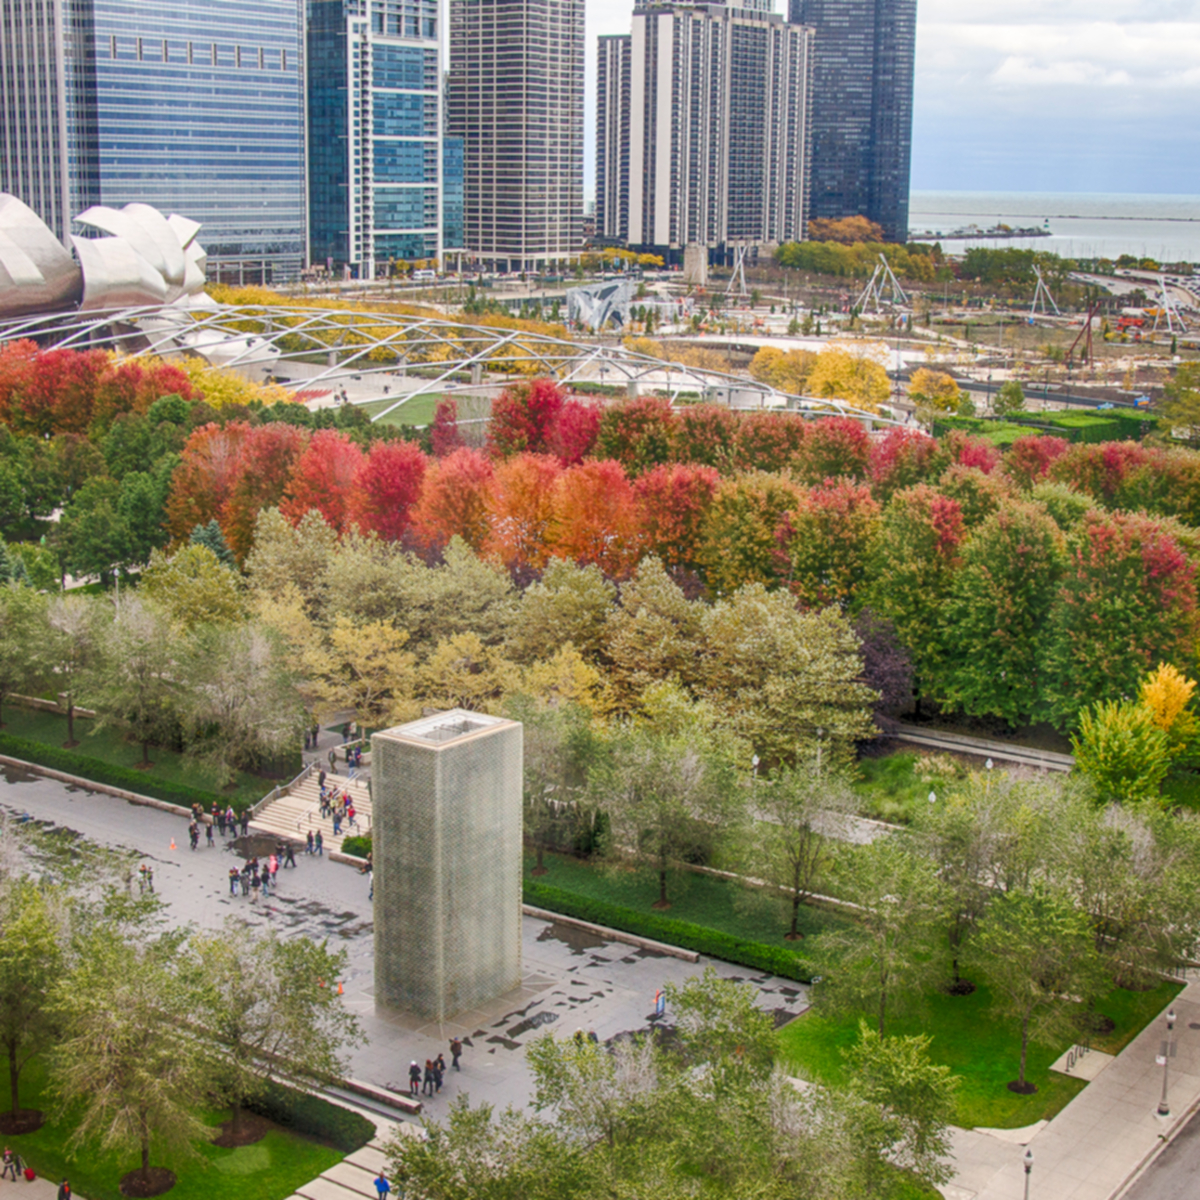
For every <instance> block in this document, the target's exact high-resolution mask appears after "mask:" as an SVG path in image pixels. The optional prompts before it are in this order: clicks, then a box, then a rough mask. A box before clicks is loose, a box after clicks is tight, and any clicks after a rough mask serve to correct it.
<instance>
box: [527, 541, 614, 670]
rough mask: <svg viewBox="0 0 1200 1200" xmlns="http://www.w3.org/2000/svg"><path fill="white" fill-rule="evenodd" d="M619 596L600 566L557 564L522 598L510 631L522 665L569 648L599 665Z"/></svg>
mask: <svg viewBox="0 0 1200 1200" xmlns="http://www.w3.org/2000/svg"><path fill="white" fill-rule="evenodd" d="M616 594H617V589H616V588H615V587H614V586H613V585H612V584H611V583H610V582H609V581H608V580H607V579H605V578H604V573H603V572H602V571H601V570H600V568H599V567H598V566H596V565H595V563H589V564H588V565H587V566H582V567H581V566H577V565H576V564H575V563H572V562H568V561H566V560H565V559H561V558H552V559H551V560H550V561H549V562H548V563H547V564H546V569H545V571H544V572H543V573H542V578H541V579H540V580H538V581H537V582H536V583H533V584H530V586H529V587H528V588H526V589H525V593H524V595H523V596H522V597H521V601H520V607H519V608H518V609H517V613H516V616H515V618H514V619H513V620H512V621H511V622H510V624H509V627H508V632H507V643H506V644H507V646H508V649H509V652H510V653H511V654H512V656H513V657H514V658H515V659H516V660H517V661H518V662H532V661H534V660H535V659H542V658H549V657H550V655H552V654H553V653H554V652H555V651H556V650H557V649H558V648H559V646H561V645H562V644H563V643H564V642H570V643H571V644H572V645H573V646H575V648H576V649H577V650H579V652H580V653H581V654H583V655H584V657H585V658H588V659H595V658H596V657H597V655H598V654H600V652H601V650H602V648H603V646H604V643H605V638H606V622H607V620H608V616H609V613H610V612H611V611H612V607H613V603H614V602H615V600H616Z"/></svg>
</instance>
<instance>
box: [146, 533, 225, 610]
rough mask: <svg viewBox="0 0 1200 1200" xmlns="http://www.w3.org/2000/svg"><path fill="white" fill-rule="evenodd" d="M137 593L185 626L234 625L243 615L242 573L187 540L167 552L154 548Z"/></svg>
mask: <svg viewBox="0 0 1200 1200" xmlns="http://www.w3.org/2000/svg"><path fill="white" fill-rule="evenodd" d="M139 591H140V593H141V594H142V595H144V596H145V597H146V598H147V599H148V600H150V601H152V602H153V603H154V604H156V605H157V606H158V607H159V608H160V609H162V610H163V611H164V612H166V613H169V614H170V615H171V616H172V617H173V618H174V619H175V620H176V621H178V622H179V623H180V625H182V626H183V628H185V629H194V628H195V627H196V626H198V625H237V624H239V623H240V622H241V621H242V620H243V619H244V618H245V615H246V602H245V596H244V589H243V585H242V580H241V576H240V575H239V574H238V573H237V571H235V570H233V569H232V568H231V567H226V566H222V565H221V563H220V562H218V561H217V556H216V555H215V554H214V553H213V552H212V551H211V550H210V549H209V548H208V547H207V546H200V545H196V544H195V543H189V544H188V545H186V546H183V547H181V548H180V549H179V550H176V551H175V553H174V554H171V555H167V554H163V553H161V552H160V551H158V550H156V551H155V552H154V553H153V554H152V555H151V557H150V565H149V566H148V567H147V568H146V570H145V572H144V573H143V574H142V582H141V587H140V589H139Z"/></svg>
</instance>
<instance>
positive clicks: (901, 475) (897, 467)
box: [870, 428, 949, 504]
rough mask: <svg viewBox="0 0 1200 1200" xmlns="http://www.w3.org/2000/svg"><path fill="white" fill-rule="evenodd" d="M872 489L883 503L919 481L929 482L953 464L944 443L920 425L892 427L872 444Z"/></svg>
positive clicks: (876, 497) (877, 498)
mask: <svg viewBox="0 0 1200 1200" xmlns="http://www.w3.org/2000/svg"><path fill="white" fill-rule="evenodd" d="M870 454H871V461H870V472H871V491H872V493H873V495H874V496H875V499H876V500H878V501H879V502H880V503H881V504H886V503H887V501H889V500H890V499H891V498H892V496H894V495H895V494H896V493H897V492H899V491H903V490H904V488H908V487H912V486H913V485H914V484H917V483H929V482H931V481H933V480H934V479H936V478H937V477H938V476H939V475H941V473H942V472H943V471H944V470H945V469H946V467H947V466H948V465H949V455H948V454H947V453H946V452H945V450H943V449H942V447H941V445H940V444H939V443H938V442H937V441H936V440H935V439H934V438H931V437H929V436H928V435H927V434H924V433H921V432H920V431H919V430H916V429H899V428H895V429H889V430H888V431H887V433H886V434H884V436H883V437H882V438H881V439H880V440H879V441H877V442H873V443H872V444H871V451H870Z"/></svg>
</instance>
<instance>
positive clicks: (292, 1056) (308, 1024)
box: [184, 917, 362, 1132]
mask: <svg viewBox="0 0 1200 1200" xmlns="http://www.w3.org/2000/svg"><path fill="white" fill-rule="evenodd" d="M346 963H347V955H346V951H345V950H338V951H332V950H329V949H327V948H326V946H325V944H324V943H323V942H315V941H313V940H312V939H311V938H308V937H302V936H301V937H297V936H294V935H293V936H289V937H287V938H281V937H280V936H279V934H278V933H277V932H276V931H275V930H259V929H252V928H251V927H250V926H247V925H245V924H244V923H243V922H241V921H238V920H236V919H234V918H232V917H230V918H227V919H226V921H225V923H224V925H223V926H222V927H221V928H220V929H219V930H213V931H210V932H207V933H201V934H197V935H196V936H195V937H194V938H193V939H192V941H191V957H190V961H189V963H188V966H187V969H186V970H185V971H184V984H185V986H186V987H187V989H188V996H189V1000H190V1005H189V1008H190V1011H191V1013H192V1014H193V1019H194V1020H196V1021H197V1022H198V1023H199V1024H200V1025H201V1026H202V1028H203V1029H204V1033H205V1038H206V1040H207V1041H208V1042H209V1044H210V1047H211V1049H212V1051H213V1058H212V1062H211V1064H210V1070H211V1073H212V1077H213V1081H214V1083H213V1086H214V1091H215V1094H216V1095H218V1096H219V1097H220V1098H221V1100H223V1101H224V1102H225V1103H226V1104H228V1105H229V1107H230V1108H232V1110H233V1128H234V1131H235V1132H236V1131H237V1130H239V1129H240V1122H241V1116H242V1112H243V1110H244V1109H245V1108H246V1106H247V1105H249V1104H252V1103H253V1102H254V1101H255V1100H256V1099H258V1098H259V1097H261V1096H262V1095H263V1093H264V1092H265V1091H266V1088H267V1085H268V1084H269V1083H270V1082H271V1080H273V1079H275V1078H277V1077H278V1076H279V1074H280V1073H281V1072H286V1073H287V1074H288V1075H289V1076H290V1075H293V1074H295V1073H299V1074H301V1075H307V1076H312V1077H315V1078H328V1077H331V1076H332V1077H337V1076H340V1075H342V1074H344V1073H345V1067H346V1064H345V1061H344V1057H343V1051H344V1049H345V1048H346V1047H348V1046H352V1045H354V1044H356V1043H358V1042H360V1041H361V1040H362V1033H361V1031H360V1028H359V1024H358V1019H357V1017H355V1016H354V1014H353V1013H348V1012H347V1011H346V1009H345V1007H344V1006H343V1005H342V1004H341V1003H339V1001H338V999H337V990H336V988H335V987H334V986H333V985H334V981H335V980H337V979H338V978H339V977H341V976H342V975H344V974H345V971H346Z"/></svg>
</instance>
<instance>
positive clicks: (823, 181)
mask: <svg viewBox="0 0 1200 1200" xmlns="http://www.w3.org/2000/svg"><path fill="white" fill-rule="evenodd" d="M789 16H790V18H791V20H792V21H794V22H797V23H799V24H803V25H808V26H811V27H812V29H813V30H814V31H815V33H816V45H815V52H814V62H813V66H814V70H813V75H814V81H813V107H812V134H813V137H812V194H811V211H810V216H812V217H822V218H837V217H847V216H856V215H857V216H865V217H868V218H870V219H871V220H872V221H876V222H878V223H879V224H880V225H882V226H883V230H884V233H885V234H886V236H887V237H888V240H889V241H899V242H903V241H904V240H906V238H907V237H908V188H909V173H910V165H911V160H912V100H913V56H914V53H915V48H916V29H917V0H790V11H789Z"/></svg>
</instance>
